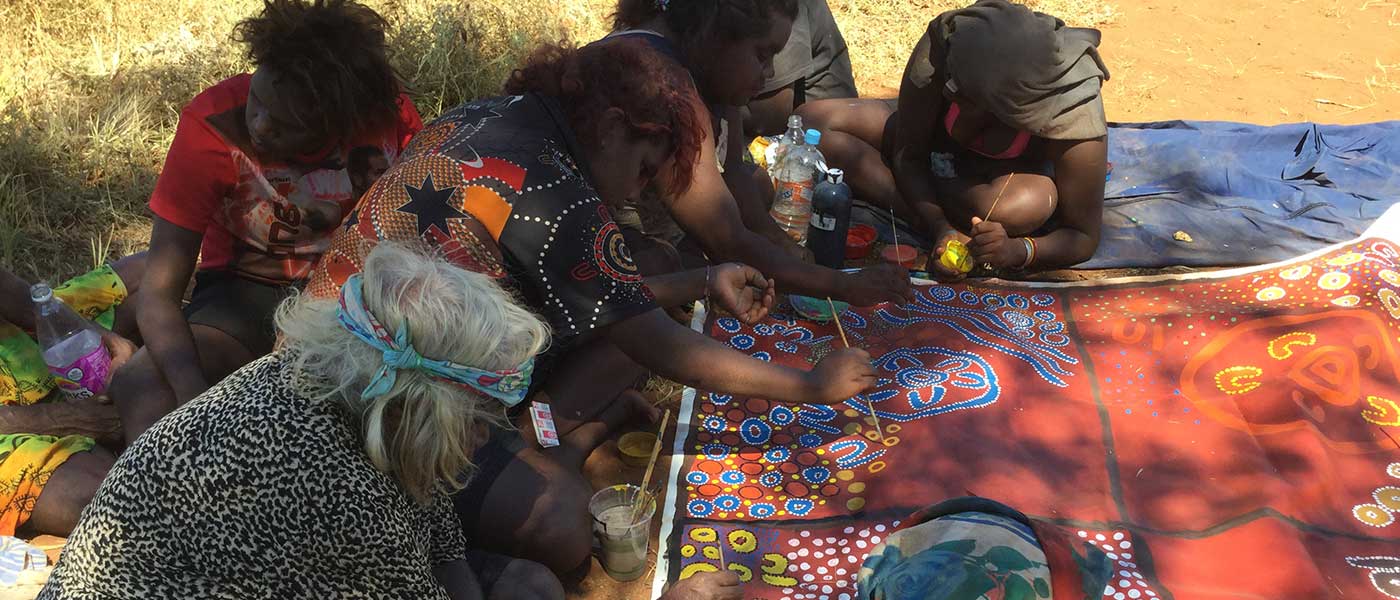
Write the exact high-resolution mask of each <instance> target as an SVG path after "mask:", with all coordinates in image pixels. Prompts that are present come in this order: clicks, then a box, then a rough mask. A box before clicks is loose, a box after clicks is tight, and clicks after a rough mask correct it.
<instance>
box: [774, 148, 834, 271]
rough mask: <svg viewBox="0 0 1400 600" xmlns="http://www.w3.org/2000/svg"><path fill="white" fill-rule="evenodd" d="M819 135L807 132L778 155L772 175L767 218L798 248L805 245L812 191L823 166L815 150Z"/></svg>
mask: <svg viewBox="0 0 1400 600" xmlns="http://www.w3.org/2000/svg"><path fill="white" fill-rule="evenodd" d="M821 138H822V134H821V132H820V131H817V130H815V129H808V130H807V133H806V134H805V135H804V136H803V140H802V142H801V143H799V144H797V145H794V146H792V147H791V148H788V149H787V150H785V151H784V152H783V153H782V157H781V158H780V159H779V162H778V170H777V172H776V173H775V174H774V187H775V188H776V190H775V191H776V194H775V197H774V199H773V209H772V210H771V211H769V214H771V215H772V216H773V220H775V221H777V222H778V227H781V228H782V229H783V231H784V232H785V233H787V235H788V237H791V238H792V239H793V241H795V242H797V243H799V244H801V243H804V242H806V241H807V226H808V223H809V221H810V220H811V217H812V189H813V188H814V187H815V186H816V178H817V175H818V174H819V173H820V171H821V170H822V169H824V168H825V162H826V161H824V160H822V153H821V152H820V151H818V150H817V144H818V143H820V142H821Z"/></svg>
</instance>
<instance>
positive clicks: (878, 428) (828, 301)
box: [826, 250, 898, 444]
mask: <svg viewBox="0 0 1400 600" xmlns="http://www.w3.org/2000/svg"><path fill="white" fill-rule="evenodd" d="M896 252H898V251H897V250H896ZM826 305H827V306H830V307H831V317H832V319H833V320H835V321H836V332H837V333H840V334H841V344H842V345H844V346H846V347H847V348H850V347H851V342H850V341H849V340H847V339H846V328H845V327H842V326H841V314H840V313H838V312H836V303H835V302H832V301H831V296H827V297H826ZM865 407H866V408H868V409H870V418H872V419H874V420H875V434H876V435H878V436H880V443H881V444H883V443H885V429H884V427H881V426H880V415H877V414H875V403H873V402H871V401H870V398H869V397H868V396H867V397H866V398H865Z"/></svg>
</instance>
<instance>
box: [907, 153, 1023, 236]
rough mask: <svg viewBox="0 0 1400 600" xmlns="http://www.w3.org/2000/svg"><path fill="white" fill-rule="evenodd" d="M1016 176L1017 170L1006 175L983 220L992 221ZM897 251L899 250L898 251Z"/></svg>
mask: <svg viewBox="0 0 1400 600" xmlns="http://www.w3.org/2000/svg"><path fill="white" fill-rule="evenodd" d="M1015 176H1016V172H1015V171H1012V172H1011V173H1010V174H1009V175H1007V176H1006V182H1005V183H1002V184H1001V191H1000V192H997V197H996V198H994V199H992V207H991V208H989V209H987V216H985V217H982V220H983V221H990V220H992V213H994V212H996V210H997V203H998V202H1001V195H1002V194H1005V193H1006V188H1008V187H1010V186H1011V178H1012V177H1015ZM896 252H897V251H896Z"/></svg>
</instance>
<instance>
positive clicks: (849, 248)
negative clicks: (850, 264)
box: [846, 223, 877, 260]
mask: <svg viewBox="0 0 1400 600" xmlns="http://www.w3.org/2000/svg"><path fill="white" fill-rule="evenodd" d="M876 235H877V234H876V231H875V228H874V227H871V226H869V225H866V224H865V223H854V224H852V225H851V228H850V229H848V230H847V231H846V260H860V259H862V258H865V257H867V256H870V247H871V246H872V245H874V244H875V236H876Z"/></svg>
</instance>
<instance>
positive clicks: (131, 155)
mask: <svg viewBox="0 0 1400 600" xmlns="http://www.w3.org/2000/svg"><path fill="white" fill-rule="evenodd" d="M368 3H369V4H371V5H372V6H374V7H375V8H376V9H378V10H379V11H380V12H381V13H382V14H384V15H385V16H386V17H387V18H388V19H389V20H390V22H391V23H392V25H393V27H394V29H393V33H392V44H393V46H394V47H395V49H396V56H397V61H398V65H399V67H400V69H401V70H402V72H403V74H404V75H405V76H406V77H407V78H408V79H409V81H410V83H411V85H412V87H413V89H412V94H413V96H414V101H415V102H417V103H418V107H419V110H420V111H421V112H422V113H423V115H424V117H426V118H431V117H432V116H433V115H436V114H437V113H439V112H440V111H441V110H442V109H443V108H445V107H450V106H453V105H455V104H457V103H459V102H461V101H462V100H464V99H466V98H470V97H473V96H479V95H486V94H491V93H494V92H495V91H496V90H497V89H499V87H500V83H501V82H502V81H503V80H504V78H505V76H506V74H507V73H508V72H509V69H510V68H511V67H512V66H513V65H514V64H516V63H517V62H518V61H519V60H520V58H521V57H522V56H523V55H524V54H525V53H526V52H527V51H528V50H529V49H530V48H531V47H533V46H534V45H535V44H537V43H539V42H542V41H560V40H569V39H572V40H578V41H588V40H592V39H596V38H597V37H599V36H601V35H602V34H603V33H604V32H605V31H606V29H607V26H608V22H609V19H608V14H609V13H610V11H611V7H612V6H613V0H557V1H555V2H543V3H537V2H514V3H507V2H503V1H500V0H494V1H490V2H488V1H484V0H465V1H456V2H454V1H451V0H368ZM831 3H832V8H833V10H834V12H835V13H836V15H837V19H838V20H839V22H840V24H841V26H842V28H843V30H844V31H845V33H846V37H847V40H848V43H849V44H850V45H851V48H852V55H853V61H854V63H855V68H856V71H857V77H858V79H859V81H860V83H861V85H862V86H863V87H864V88H865V89H867V90H870V91H872V92H877V91H878V88H880V87H885V86H890V85H894V84H896V82H897V81H898V78H899V76H900V73H901V71H902V69H903V66H904V60H905V58H906V56H907V52H908V50H909V48H910V47H911V46H912V44H913V43H914V41H915V40H916V39H917V38H918V37H919V35H920V34H921V33H922V31H923V28H924V24H925V23H926V22H927V21H928V19H929V18H931V17H932V16H933V15H935V14H936V13H937V12H939V11H941V10H945V9H947V8H952V7H955V6H957V5H960V4H963V3H964V1H963V0H831ZM1029 4H1030V5H1032V6H1034V7H1036V8H1038V9H1041V10H1045V11H1047V12H1051V13H1053V14H1056V15H1059V16H1061V17H1063V18H1065V19H1066V20H1067V21H1069V22H1070V23H1072V24H1077V25H1094V24H1100V23H1103V22H1105V21H1107V20H1109V19H1111V18H1112V16H1113V11H1112V8H1111V6H1110V5H1106V4H1103V3H1101V2H1096V1H1088V0H1031V1H1030V2H1029ZM259 5H260V3H259V2H257V1H256V0H219V1H215V0H128V1H123V2H118V1H117V0H28V1H26V2H4V3H0V22H4V23H5V24H6V27H5V28H3V29H0V266H4V267H6V268H10V269H12V270H15V271H17V272H18V273H20V274H21V275H23V276H25V277H30V278H47V279H61V278H64V277H68V276H71V275H75V274H77V273H79V272H81V271H82V270H85V269H87V268H90V267H91V266H92V265H93V263H94V262H100V261H102V260H105V259H107V258H110V257H111V256H115V255H122V254H126V253H130V252H133V251H137V250H140V249H142V248H144V246H145V240H146V236H147V234H148V232H149V227H150V223H149V220H148V217H147V215H146V211H145V208H144V205H145V201H146V198H147V197H148V196H149V194H150V190H151V188H152V186H153V185H154V183H155V178H156V175H157V174H158V173H159V170H160V166H161V163H162V161H163V159H164V156H165V150H166V148H167V147H168V145H169V143H170V138H171V136H172V134H173V131H174V126H175V123H176V120H177V117H178V115H179V111H180V109H181V107H183V106H184V104H185V103H187V102H188V101H189V100H190V98H191V97H193V96H194V95H195V94H196V93H198V92H199V90H201V89H203V88H204V87H206V86H208V85H210V84H212V83H215V82H217V81H219V80H221V79H223V78H225V77H228V76H230V75H233V74H235V73H239V72H242V71H244V70H245V69H246V68H247V65H246V64H245V61H244V59H243V57H242V52H241V49H240V48H238V47H237V46H236V45H235V44H233V43H232V42H231V40H230V39H229V32H230V29H231V27H232V25H233V24H234V23H235V22H237V21H238V20H239V19H241V18H243V17H245V16H247V15H249V14H252V13H253V12H255V11H256V10H257V8H258V7H259Z"/></svg>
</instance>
